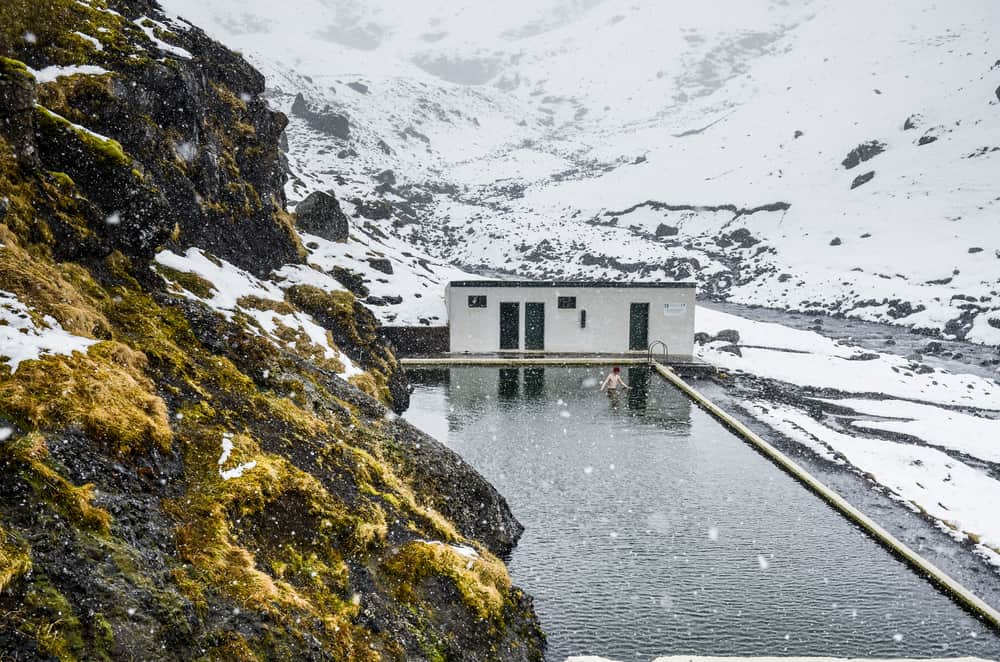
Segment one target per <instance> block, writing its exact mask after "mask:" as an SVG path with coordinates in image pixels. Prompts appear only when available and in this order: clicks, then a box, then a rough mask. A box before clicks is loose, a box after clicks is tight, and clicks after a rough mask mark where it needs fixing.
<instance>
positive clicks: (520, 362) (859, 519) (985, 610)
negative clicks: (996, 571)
mask: <svg viewBox="0 0 1000 662" xmlns="http://www.w3.org/2000/svg"><path fill="white" fill-rule="evenodd" d="M400 362H401V364H402V365H403V367H404V368H421V367H423V368H447V367H463V366H480V367H498V368H499V367H520V366H552V367H559V366H563V367H582V366H594V365H611V364H616V363H617V364H621V365H632V366H637V365H646V366H650V367H651V368H652V369H653V370H654V371H655V372H657V373H658V374H659V375H660V376H661V377H662V378H664V379H665V380H667V381H668V382H670V383H671V384H672V385H673V386H674V387H676V388H677V389H678V390H680V391H681V392H682V393H684V395H685V396H687V397H688V398H690V399H691V400H692V401H694V402H695V403H696V404H697V405H698V406H699V407H701V408H702V409H703V410H705V411H706V412H707V413H709V414H710V415H711V416H713V417H714V418H715V419H716V420H718V421H719V422H720V423H722V424H723V425H724V426H725V427H726V428H728V429H729V430H730V431H731V432H733V433H735V434H736V435H737V436H739V437H741V438H742V439H743V440H744V441H746V442H747V443H749V444H750V445H751V446H752V447H754V448H755V449H756V450H757V451H758V452H760V453H761V454H763V455H764V456H765V457H766V458H768V459H769V460H771V461H772V462H773V463H775V464H776V465H778V467H779V468H780V469H782V470H783V471H785V472H786V473H788V474H789V475H791V476H792V477H793V478H795V479H796V480H797V481H798V482H799V483H801V484H803V485H804V486H806V487H807V488H808V489H809V490H810V491H812V492H813V493H814V494H816V495H817V496H819V497H820V498H821V499H823V500H824V501H825V502H826V503H828V504H829V505H830V506H832V507H833V508H834V509H835V510H837V511H838V512H840V514H841V515H843V516H844V517H846V518H847V519H848V520H850V521H852V522H853V523H854V524H856V525H857V526H859V527H860V528H861V529H862V530H863V531H865V532H866V533H867V534H868V535H869V536H871V537H872V538H874V539H875V540H876V542H878V543H879V544H881V545H882V546H883V547H885V548H886V549H888V550H889V551H890V552H892V553H893V554H895V555H896V556H897V557H899V558H901V559H902V560H903V561H905V562H906V563H907V564H908V565H909V566H910V567H911V568H914V569H915V570H917V571H919V572H920V573H923V574H924V575H925V576H926V577H927V578H928V579H930V580H931V582H932V583H933V584H935V585H936V586H937V587H938V588H939V589H940V590H942V591H943V592H944V593H945V594H946V595H948V596H949V597H951V598H952V599H953V600H955V601H956V602H957V603H959V605H961V606H962V607H964V608H965V609H967V610H968V611H969V612H970V613H972V614H973V615H975V616H976V617H977V618H979V619H980V620H982V621H984V622H985V623H986V624H987V625H988V626H990V627H991V628H992V629H993V630H994V631H997V632H1000V611H997V610H996V609H994V608H993V607H992V606H990V605H989V604H988V603H986V602H985V601H984V600H982V599H981V598H980V597H979V596H977V595H976V594H974V593H973V592H972V591H970V590H969V589H967V588H966V587H965V586H963V585H962V584H960V583H959V582H958V581H956V580H955V579H953V578H952V577H951V576H949V575H948V574H947V573H945V572H944V571H943V570H941V569H940V568H938V567H937V566H935V565H934V564H933V563H931V562H930V561H928V560H927V559H925V558H923V557H922V556H921V555H920V554H918V553H917V552H915V551H914V550H912V549H911V548H910V547H908V546H907V545H906V544H904V543H903V542H902V541H900V540H898V539H897V538H896V537H895V536H893V535H892V534H891V533H889V532H888V531H887V530H886V529H884V528H882V527H881V526H880V525H879V524H878V523H876V522H875V521H874V520H873V519H871V518H870V517H868V516H867V515H865V514H864V513H863V512H861V511H860V510H858V509H857V508H855V507H854V506H852V505H851V504H850V503H849V502H848V501H847V500H846V499H844V498H843V497H842V496H840V494H838V493H837V492H835V491H834V490H832V489H831V488H829V487H827V486H826V485H825V484H824V483H822V482H821V481H819V480H818V479H817V478H815V477H814V476H813V475H812V474H810V473H809V472H808V471H806V470H805V469H803V468H802V467H800V466H799V465H798V464H796V463H795V462H794V461H793V460H792V459H791V458H789V457H788V456H787V455H785V454H784V453H782V452H781V451H780V450H778V449H777V448H776V447H774V446H773V445H771V444H770V443H768V442H767V441H765V440H764V439H763V438H762V437H760V436H759V435H757V434H756V433H755V432H753V431H752V430H751V429H750V428H748V427H747V426H746V425H744V424H743V423H741V422H739V421H738V420H737V419H735V418H734V417H733V416H731V415H730V414H728V413H726V412H725V411H724V410H723V409H722V408H721V407H719V406H718V405H716V404H715V403H713V402H712V401H711V400H709V399H708V398H707V397H705V396H704V395H702V394H701V393H700V392H699V391H697V390H696V389H695V388H694V387H692V386H691V385H690V384H688V383H687V382H686V381H684V380H683V379H681V377H680V376H679V375H678V374H677V373H676V372H675V371H674V370H673V368H671V367H669V366H664V365H662V364H661V363H659V362H657V361H655V360H654V361H652V362H650V361H649V360H648V358H645V357H635V358H632V357H614V358H612V357H590V358H587V357H572V358H570V357H561V358H557V357H513V356H512V357H498V356H493V357H470V356H462V357H457V356H456V357H441V356H437V357H433V358H431V357H426V358H406V359H401V361H400Z"/></svg>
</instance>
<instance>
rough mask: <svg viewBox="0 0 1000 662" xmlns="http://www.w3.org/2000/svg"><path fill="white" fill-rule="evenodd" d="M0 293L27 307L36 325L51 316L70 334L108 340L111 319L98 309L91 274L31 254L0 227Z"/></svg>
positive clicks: (39, 252)
mask: <svg viewBox="0 0 1000 662" xmlns="http://www.w3.org/2000/svg"><path fill="white" fill-rule="evenodd" d="M0 243H2V244H3V248H2V249H0V290H5V291H7V292H11V293H13V294H14V295H16V296H17V298H18V299H19V300H20V301H21V302H22V303H25V304H27V305H28V306H29V307H30V308H31V309H32V312H33V317H34V321H35V323H36V324H43V323H44V322H43V320H42V318H43V316H45V315H51V316H52V317H53V318H54V319H55V320H56V321H57V322H59V324H60V325H61V326H62V327H63V328H64V329H65V330H66V331H68V332H70V333H72V334H74V335H78V336H83V337H85V338H107V337H109V336H110V334H111V330H110V325H109V323H108V320H107V319H106V318H105V317H104V315H102V314H101V313H100V311H99V310H98V306H99V305H100V304H99V301H98V300H97V299H96V298H95V296H100V294H99V293H100V292H101V290H100V288H99V287H98V286H97V285H96V283H94V282H93V279H92V278H91V277H90V274H89V273H88V272H87V271H86V270H85V269H84V268H82V267H80V266H78V265H75V264H68V263H67V264H56V263H54V262H52V261H51V259H50V258H48V257H47V256H46V254H45V252H44V250H39V249H37V248H36V249H35V250H34V251H32V252H29V251H28V250H25V249H24V248H22V247H21V246H20V245H19V241H18V238H17V237H15V236H14V234H13V233H12V232H11V231H10V230H9V229H8V228H7V226H5V225H0Z"/></svg>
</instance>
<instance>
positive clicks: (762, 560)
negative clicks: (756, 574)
mask: <svg viewBox="0 0 1000 662" xmlns="http://www.w3.org/2000/svg"><path fill="white" fill-rule="evenodd" d="M757 565H759V566H760V569H761V570H767V569H768V568H770V567H771V563H770V562H769V561H768V560H767V559H765V558H764V557H763V556H762V555H761V554H758V555H757Z"/></svg>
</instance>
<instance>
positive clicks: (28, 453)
mask: <svg viewBox="0 0 1000 662" xmlns="http://www.w3.org/2000/svg"><path fill="white" fill-rule="evenodd" d="M0 457H4V458H5V459H6V460H8V461H9V462H11V463H12V464H13V465H14V466H15V467H17V471H18V473H19V474H20V476H21V477H22V478H23V479H24V480H25V481H27V482H28V484H30V485H31V487H32V488H33V489H34V491H35V494H36V496H38V497H39V498H40V499H42V500H43V501H45V502H47V503H49V504H51V505H52V506H53V507H54V508H55V509H56V511H57V512H60V513H62V514H63V515H64V516H65V517H66V518H67V519H68V520H69V521H70V522H73V523H74V524H76V525H78V526H80V527H82V528H84V529H89V530H91V531H95V532H97V533H100V534H104V535H106V534H107V533H108V531H109V530H110V526H111V516H110V515H109V514H108V513H107V511H106V510H104V509H102V508H98V507H97V506H94V505H93V504H92V503H91V501H92V499H93V497H94V486H93V485H91V484H89V483H88V484H86V485H81V486H79V487H77V486H76V485H73V484H72V483H70V482H69V481H68V480H66V479H65V478H63V476H62V475H61V474H60V473H59V472H58V471H56V470H55V469H54V468H53V467H52V466H51V465H50V463H49V449H48V447H47V446H46V444H45V437H43V436H42V435H41V434H39V433H37V432H33V433H30V434H28V435H25V436H24V437H22V438H20V439H18V440H16V441H14V442H9V443H7V444H4V445H3V446H0Z"/></svg>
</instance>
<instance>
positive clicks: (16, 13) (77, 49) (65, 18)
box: [0, 0, 145, 66]
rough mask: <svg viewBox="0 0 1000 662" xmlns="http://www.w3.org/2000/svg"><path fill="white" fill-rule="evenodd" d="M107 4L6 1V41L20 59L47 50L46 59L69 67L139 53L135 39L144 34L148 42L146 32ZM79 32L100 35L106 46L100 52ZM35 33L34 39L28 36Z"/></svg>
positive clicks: (1, 11) (0, 18) (1, 9)
mask: <svg viewBox="0 0 1000 662" xmlns="http://www.w3.org/2000/svg"><path fill="white" fill-rule="evenodd" d="M106 8H107V3H106V2H104V0H92V1H91V2H90V3H89V4H88V3H83V2H75V0H45V1H44V2H29V1H24V0H21V1H17V0H13V1H12V0H8V1H6V2H3V3H0V44H3V45H4V47H5V50H8V49H9V50H10V51H11V52H13V53H15V54H17V55H18V57H29V56H30V55H32V54H41V55H43V56H44V57H45V59H46V61H51V62H52V63H53V64H57V65H63V66H65V65H72V64H86V63H93V62H95V61H97V62H98V63H101V62H105V61H108V60H109V59H111V58H114V57H122V56H124V55H131V54H135V53H139V52H140V51H138V49H137V48H136V47H135V46H134V45H133V42H135V41H137V40H139V39H140V38H141V39H142V40H143V41H145V35H143V33H142V32H141V31H140V30H139V29H138V28H137V27H135V26H134V25H132V24H131V23H129V21H128V19H126V18H125V17H123V16H121V15H120V14H116V13H112V12H109V11H106ZM99 28H103V31H102V30H100V29H99ZM76 31H80V32H84V33H87V34H89V35H91V36H92V37H94V38H95V39H98V40H99V41H100V42H101V43H102V44H103V45H104V50H103V51H97V50H95V48H94V46H93V44H91V43H90V42H89V41H87V40H86V39H83V38H81V37H80V36H79V35H76V34H74V32H76ZM29 32H30V33H31V34H32V35H33V42H32V43H29V42H28V41H27V40H26V39H25V35H26V34H27V33H29Z"/></svg>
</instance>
